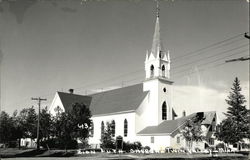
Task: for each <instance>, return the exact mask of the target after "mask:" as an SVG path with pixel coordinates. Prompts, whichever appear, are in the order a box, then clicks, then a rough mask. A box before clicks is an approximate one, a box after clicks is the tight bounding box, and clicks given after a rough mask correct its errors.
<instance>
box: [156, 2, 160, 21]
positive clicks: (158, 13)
mask: <svg viewBox="0 0 250 160" xmlns="http://www.w3.org/2000/svg"><path fill="white" fill-rule="evenodd" d="M156 16H157V17H159V16H160V7H159V1H158V0H156Z"/></svg>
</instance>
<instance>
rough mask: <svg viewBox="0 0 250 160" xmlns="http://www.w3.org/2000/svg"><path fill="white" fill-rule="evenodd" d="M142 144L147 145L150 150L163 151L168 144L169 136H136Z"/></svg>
mask: <svg viewBox="0 0 250 160" xmlns="http://www.w3.org/2000/svg"><path fill="white" fill-rule="evenodd" d="M138 140H139V141H140V142H141V143H142V145H143V146H149V147H150V149H151V151H156V152H161V151H162V152H163V151H164V150H165V148H166V147H169V146H170V136H167V135H166V136H138Z"/></svg>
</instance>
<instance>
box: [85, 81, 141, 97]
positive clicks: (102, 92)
mask: <svg viewBox="0 0 250 160" xmlns="http://www.w3.org/2000/svg"><path fill="white" fill-rule="evenodd" d="M142 84H143V83H137V84H134V85H130V86H126V87H120V88H115V89H111V90H106V91H103V92H97V93H93V94H88V96H93V95H98V94H103V93H107V92H111V91H115V90H119V89H124V88H129V87H133V86H136V85H142Z"/></svg>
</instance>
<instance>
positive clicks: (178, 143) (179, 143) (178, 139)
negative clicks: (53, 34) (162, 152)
mask: <svg viewBox="0 0 250 160" xmlns="http://www.w3.org/2000/svg"><path fill="white" fill-rule="evenodd" d="M170 146H171V147H172V148H173V149H180V148H186V141H185V139H184V137H183V136H182V135H181V134H180V133H178V134H176V135H175V136H174V137H172V136H171V139H170Z"/></svg>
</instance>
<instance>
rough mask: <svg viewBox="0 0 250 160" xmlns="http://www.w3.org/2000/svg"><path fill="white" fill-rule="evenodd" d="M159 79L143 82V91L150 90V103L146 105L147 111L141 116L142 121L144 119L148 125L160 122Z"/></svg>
mask: <svg viewBox="0 0 250 160" xmlns="http://www.w3.org/2000/svg"><path fill="white" fill-rule="evenodd" d="M158 85H159V83H158V79H154V80H149V81H145V82H144V83H143V91H150V92H149V94H148V104H147V105H145V111H144V113H143V114H142V115H141V116H140V119H139V120H140V121H144V123H145V122H146V123H145V125H146V126H155V125H158V124H159V113H158V112H159V109H158V106H159V104H158V96H159V92H158Z"/></svg>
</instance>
